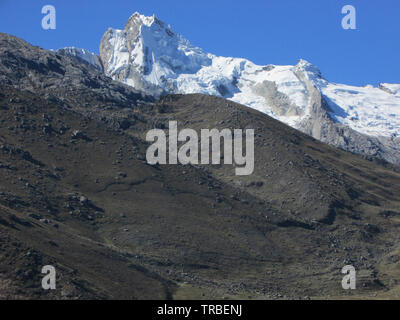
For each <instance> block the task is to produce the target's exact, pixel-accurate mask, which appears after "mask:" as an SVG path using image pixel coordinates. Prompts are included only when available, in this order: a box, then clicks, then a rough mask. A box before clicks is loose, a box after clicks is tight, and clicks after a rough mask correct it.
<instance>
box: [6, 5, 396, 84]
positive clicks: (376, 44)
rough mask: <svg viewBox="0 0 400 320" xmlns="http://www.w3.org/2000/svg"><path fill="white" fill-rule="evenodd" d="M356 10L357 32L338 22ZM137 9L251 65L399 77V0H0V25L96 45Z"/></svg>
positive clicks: (40, 37)
mask: <svg viewBox="0 0 400 320" xmlns="http://www.w3.org/2000/svg"><path fill="white" fill-rule="evenodd" d="M48 4H51V5H53V6H54V7H55V8H56V19H57V25H56V29H55V30H43V29H42V26H41V20H42V17H43V16H44V15H43V14H42V13H41V11H42V7H43V6H44V5H48ZM348 4H350V5H353V6H354V7H355V9H356V30H344V29H343V28H342V24H341V21H342V18H343V17H344V16H345V15H344V14H342V13H341V10H342V7H343V6H344V5H348ZM135 11H138V12H140V13H142V14H144V15H152V14H153V13H155V14H156V15H157V17H158V18H159V19H161V20H163V21H164V22H166V23H168V24H170V25H171V26H172V29H173V30H175V31H177V32H179V33H180V34H182V35H183V36H184V37H185V38H187V39H188V40H189V41H191V42H192V44H194V45H196V46H199V47H201V48H202V49H204V50H205V51H206V52H211V53H213V54H216V55H221V56H232V57H243V58H247V59H249V60H251V61H253V62H254V63H256V64H260V65H263V64H278V65H285V64H292V65H293V64H296V63H297V61H298V59H300V58H303V59H306V60H308V61H310V62H312V63H313V64H314V65H316V66H318V67H319V68H320V70H321V72H322V74H323V75H324V76H325V77H326V78H328V79H329V80H330V81H333V82H339V83H346V84H353V85H365V84H373V85H376V84H377V83H379V82H389V83H400V63H399V52H400V41H398V38H399V30H400V19H399V16H400V2H399V1H398V0H381V1H379V2H378V1H365V0H364V1H363V0H351V1H350V2H349V1H342V0H338V1H320V0H301V1H294V0H279V1H278V0H268V1H267V0H263V1H257V0H253V1H248V2H243V1H225V0H218V1H216V0H213V1H210V0H202V1H187V0H186V1H183V0H173V1H172V0H164V1H159V0H146V1H132V0H130V1H127V0H113V1H111V2H110V1H102V0H99V1H88V0H86V1H85V0H81V1H76V0H70V1H64V0H46V1H42V0H35V1H32V0H19V1H13V0H0V31H1V32H6V33H11V34H13V35H16V36H19V37H22V38H23V39H25V40H27V41H28V42H30V43H32V44H34V45H39V46H41V47H43V48H46V49H58V48H61V47H66V46H76V47H82V48H85V49H88V50H91V51H93V52H98V51H99V49H98V48H99V43H100V39H101V37H102V35H103V33H104V32H105V31H106V30H107V28H109V27H113V28H120V29H122V28H123V26H124V24H125V23H126V21H127V20H128V18H129V16H130V15H131V14H133V13H134V12H135Z"/></svg>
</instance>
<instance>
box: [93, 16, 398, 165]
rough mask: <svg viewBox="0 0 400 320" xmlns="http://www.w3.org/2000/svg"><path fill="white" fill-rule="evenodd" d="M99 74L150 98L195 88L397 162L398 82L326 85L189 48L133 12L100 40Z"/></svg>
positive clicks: (307, 66)
mask: <svg viewBox="0 0 400 320" xmlns="http://www.w3.org/2000/svg"><path fill="white" fill-rule="evenodd" d="M100 56H101V60H102V64H103V66H104V72H105V73H106V74H107V75H109V76H110V77H112V78H113V79H115V80H119V81H121V82H124V83H126V84H128V85H131V86H133V87H135V88H138V89H141V90H145V91H146V92H148V93H151V94H153V95H156V96H158V95H161V94H164V93H203V94H209V95H216V96H221V97H224V98H227V99H230V100H232V101H235V102H238V103H241V104H244V105H247V106H249V107H251V108H254V109H257V110H259V111H261V112H264V113H266V114H268V115H270V116H272V117H274V118H276V119H278V120H280V121H282V122H284V123H286V124H288V125H290V126H292V127H294V128H297V129H299V130H301V131H303V132H305V133H308V134H310V135H312V136H314V137H315V138H317V139H319V140H322V141H324V142H327V143H330V144H333V145H335V146H338V147H341V148H343V149H346V150H349V151H353V152H357V153H364V154H367V155H374V156H379V157H381V158H384V159H386V160H388V161H390V162H394V163H400V137H398V136H399V135H400V84H387V83H383V84H381V85H380V86H379V87H373V86H370V85H369V86H364V87H355V86H348V85H344V84H336V83H331V82H329V81H327V80H326V79H324V78H323V76H322V75H321V72H320V71H319V69H318V68H317V67H315V66H314V65H312V64H311V63H309V62H307V61H305V60H300V61H299V62H298V63H297V65H294V66H290V65H289V66H278V65H266V66H260V65H256V64H254V63H252V62H251V61H249V60H246V59H241V58H229V57H219V56H216V55H213V54H210V53H206V52H204V51H203V50H202V49H200V48H198V47H195V46H193V45H192V44H191V43H190V42H189V41H188V40H186V39H185V38H184V37H182V36H181V35H179V34H177V33H176V32H174V31H173V30H172V28H171V27H170V26H169V25H167V24H165V23H164V22H162V21H161V20H159V19H158V18H157V17H155V16H152V17H146V16H143V15H141V14H139V13H135V14H133V15H132V16H131V17H130V18H129V20H128V22H127V23H126V25H125V28H124V30H117V29H112V28H110V29H108V30H107V31H106V32H105V34H104V35H103V38H102V40H101V44H100Z"/></svg>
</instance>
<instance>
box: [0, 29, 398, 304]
mask: <svg viewBox="0 0 400 320" xmlns="http://www.w3.org/2000/svg"><path fill="white" fill-rule="evenodd" d="M0 114H1V118H0V238H1V241H0V298H38V299H40V298H41V299H44V298H51V299H91V298H99V299H116V298H118V299H121V298H122V299H132V298H134V299H149V298H159V299H168V298H174V299H187V298H200V299H201V298H245V299H247V298H252V299H255V298H262V299H265V298H267V299H279V298H295V299H304V298H308V297H322V298H329V297H348V296H357V297H375V296H378V297H399V285H398V283H397V281H396V279H398V276H399V272H398V250H399V243H400V239H399V227H400V220H399V217H400V212H399V208H400V198H399V195H400V173H399V169H398V167H396V166H392V165H390V164H387V163H385V162H380V161H378V160H376V159H375V158H371V159H369V160H366V159H362V158H361V157H359V156H356V155H354V154H350V153H348V152H345V151H342V150H339V149H336V148H333V147H331V146H328V145H326V144H324V143H321V142H319V141H317V140H315V139H313V138H311V137H310V136H308V135H305V134H303V133H301V132H299V131H297V130H295V129H293V128H291V127H289V126H286V125H285V124H283V123H281V122H279V121H277V120H275V119H273V118H271V117H269V116H267V115H265V114H264V113H261V112H259V111H256V110H254V109H251V108H248V107H245V106H243V105H239V104H236V103H234V102H232V101H229V100H225V99H223V98H218V97H212V96H206V95H201V94H190V95H167V96H165V97H163V98H161V99H159V100H154V98H152V97H151V96H147V95H144V94H142V93H140V92H138V91H136V90H135V89H133V88H132V87H130V86H127V85H124V84H122V83H120V82H117V81H113V80H111V79H110V78H108V77H106V76H105V75H104V74H102V73H101V72H99V71H98V70H97V69H95V68H92V67H91V65H90V64H87V63H86V62H84V61H82V60H81V59H77V58H76V57H69V56H68V55H63V54H58V53H56V52H51V51H46V50H43V49H41V48H38V47H33V46H31V45H29V44H28V43H26V42H25V41H23V40H21V39H18V38H16V37H13V36H10V35H7V34H0ZM171 119H173V120H177V121H178V125H179V128H183V127H189V128H193V129H196V130H199V129H201V128H210V129H211V128H219V129H222V128H246V127H249V126H251V128H254V129H255V170H254V173H253V174H252V175H250V176H241V177H239V176H235V175H234V170H232V166H231V165H208V166H200V165H199V166H191V165H189V166H182V165H161V166H158V165H156V166H151V165H148V164H147V162H146V161H145V153H146V149H147V147H148V143H147V142H145V140H144V137H145V134H146V132H147V131H148V130H149V129H152V128H166V126H167V124H168V121H170V120H171ZM45 264H51V265H54V266H55V267H56V270H57V272H58V273H57V274H58V276H57V277H58V278H57V279H58V282H57V285H58V287H57V290H54V291H50V292H48V291H44V290H42V289H41V287H40V281H41V274H40V270H41V267H42V266H43V265H45ZM345 264H352V265H354V266H355V267H356V269H357V272H358V273H357V274H358V278H357V279H358V285H357V290H355V291H344V290H342V288H341V285H340V283H341V280H342V277H343V275H342V274H341V273H340V270H341V268H342V267H343V266H344V265H345Z"/></svg>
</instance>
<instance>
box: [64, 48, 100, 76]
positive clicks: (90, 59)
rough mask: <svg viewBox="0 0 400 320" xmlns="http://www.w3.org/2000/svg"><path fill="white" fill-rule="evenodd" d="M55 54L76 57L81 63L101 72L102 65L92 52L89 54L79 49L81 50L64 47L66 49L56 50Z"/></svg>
mask: <svg viewBox="0 0 400 320" xmlns="http://www.w3.org/2000/svg"><path fill="white" fill-rule="evenodd" d="M57 53H59V54H64V55H68V56H72V57H76V58H78V59H80V60H83V61H85V62H87V63H89V64H90V65H91V66H93V67H94V68H95V69H97V70H98V71H101V72H103V63H102V62H101V59H100V57H99V56H98V55H97V54H95V53H93V52H90V51H88V50H85V49H81V48H75V47H66V48H62V49H58V50H57Z"/></svg>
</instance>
